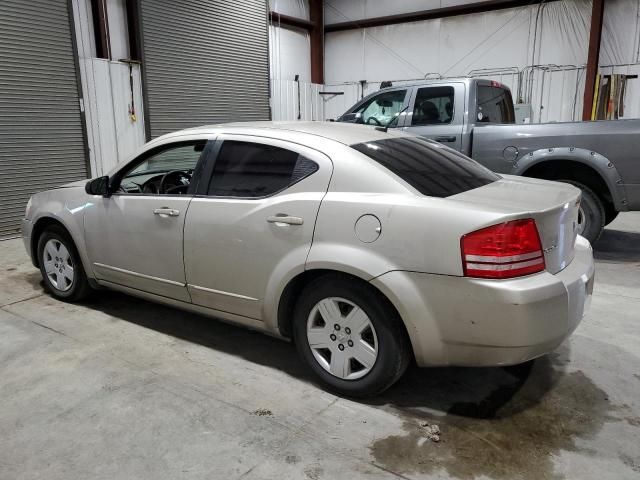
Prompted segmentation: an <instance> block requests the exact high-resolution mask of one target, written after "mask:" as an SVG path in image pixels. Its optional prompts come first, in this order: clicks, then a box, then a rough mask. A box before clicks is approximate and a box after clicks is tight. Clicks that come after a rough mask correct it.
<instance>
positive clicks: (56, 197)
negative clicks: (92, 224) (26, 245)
mask: <svg viewBox="0 0 640 480" xmlns="http://www.w3.org/2000/svg"><path fill="white" fill-rule="evenodd" d="M86 206H87V199H86V194H85V193H84V190H82V192H80V191H79V189H75V188H69V189H58V190H51V191H46V192H42V193H39V194H37V196H35V197H34V204H33V206H32V214H31V219H30V220H31V222H32V232H33V231H37V230H38V229H39V225H41V222H45V221H50V220H53V221H55V222H58V223H59V224H61V225H62V226H63V227H64V228H65V229H66V230H67V232H69V235H70V236H71V239H72V240H73V243H74V244H75V246H76V250H77V251H78V254H79V255H80V260H81V261H82V265H83V267H84V271H85V273H86V275H87V277H89V278H93V277H94V275H93V270H92V269H91V262H90V261H89V258H88V257H87V248H86V244H85V239H84V226H83V225H84V210H85V208H86ZM37 241H38V240H37V238H32V239H31V248H32V249H33V248H35V246H36V245H37ZM31 253H32V257H33V258H34V259H36V260H37V254H36V252H31Z"/></svg>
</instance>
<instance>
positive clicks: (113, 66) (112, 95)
mask: <svg viewBox="0 0 640 480" xmlns="http://www.w3.org/2000/svg"><path fill="white" fill-rule="evenodd" d="M72 7H73V17H74V24H75V29H76V32H75V35H76V44H77V48H78V60H79V68H80V78H81V83H82V91H83V95H84V97H83V104H84V114H85V119H86V129H87V141H88V146H89V163H90V166H91V176H92V177H95V176H100V175H103V174H106V173H107V172H108V171H109V170H111V169H112V168H113V167H114V166H115V165H116V164H118V163H120V162H123V161H125V160H127V159H128V158H129V157H131V156H132V155H133V154H134V153H135V152H136V151H137V150H138V148H139V147H140V146H142V145H143V144H144V143H145V133H144V116H143V104H142V83H141V76H140V65H131V66H130V65H129V64H127V63H124V62H122V61H121V60H126V59H128V58H129V57H130V52H129V41H128V30H127V17H126V9H125V0H107V1H106V13H107V18H108V23H109V32H110V34H109V37H110V45H111V59H109V58H98V56H97V50H96V41H95V32H94V24H93V11H92V4H91V1H90V0H72ZM132 82H133V88H132V86H131V83H132ZM132 104H133V109H132ZM132 112H133V113H134V114H132Z"/></svg>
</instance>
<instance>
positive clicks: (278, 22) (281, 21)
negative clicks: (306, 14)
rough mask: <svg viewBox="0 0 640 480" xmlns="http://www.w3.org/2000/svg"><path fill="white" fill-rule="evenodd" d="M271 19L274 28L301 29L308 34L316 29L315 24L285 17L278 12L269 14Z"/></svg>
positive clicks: (301, 19) (302, 19)
mask: <svg viewBox="0 0 640 480" xmlns="http://www.w3.org/2000/svg"><path fill="white" fill-rule="evenodd" d="M269 19H270V21H271V25H274V26H282V27H293V28H300V29H302V30H306V31H308V32H310V31H311V30H312V29H313V27H314V25H313V23H311V22H310V21H309V20H305V19H304V18H297V17H291V16H289V15H283V14H282V13H278V12H269Z"/></svg>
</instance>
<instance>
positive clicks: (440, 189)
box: [351, 137, 500, 197]
mask: <svg viewBox="0 0 640 480" xmlns="http://www.w3.org/2000/svg"><path fill="white" fill-rule="evenodd" d="M351 148H354V149H355V150H357V151H359V152H360V153H363V154H365V155H366V156H367V157H369V158H371V159H372V160H375V161H376V162H378V163H379V164H381V165H383V166H384V167H386V168H387V169H389V170H391V171H392V172H393V173H395V174H396V175H397V176H399V177H400V178H402V179H403V180H404V181H405V182H407V183H408V184H409V185H411V186H412V187H413V188H415V189H416V190H418V191H419V192H420V193H422V194H423V195H428V196H430V197H449V196H451V195H455V194H457V193H462V192H466V191H467V190H472V189H474V188H478V187H482V186H484V185H487V184H489V183H492V182H495V181H496V180H499V179H500V177H499V176H498V175H496V174H495V173H493V172H492V171H491V170H488V169H486V168H485V167H483V166H482V165H480V164H479V163H477V162H476V161H474V160H472V159H470V158H469V157H465V156H464V155H462V154H461V153H458V152H457V151H455V150H453V149H451V148H448V147H445V146H444V145H440V144H438V143H436V142H431V141H429V140H425V139H422V138H418V137H400V138H390V139H387V140H378V141H375V142H365V143H358V144H356V145H351Z"/></svg>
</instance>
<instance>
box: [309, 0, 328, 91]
mask: <svg viewBox="0 0 640 480" xmlns="http://www.w3.org/2000/svg"><path fill="white" fill-rule="evenodd" d="M309 20H310V21H311V24H312V27H311V30H310V32H309V34H310V35H311V42H310V43H311V52H310V55H311V82H312V83H324V14H323V6H322V0H310V2H309Z"/></svg>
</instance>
